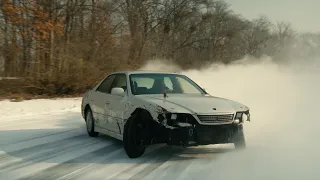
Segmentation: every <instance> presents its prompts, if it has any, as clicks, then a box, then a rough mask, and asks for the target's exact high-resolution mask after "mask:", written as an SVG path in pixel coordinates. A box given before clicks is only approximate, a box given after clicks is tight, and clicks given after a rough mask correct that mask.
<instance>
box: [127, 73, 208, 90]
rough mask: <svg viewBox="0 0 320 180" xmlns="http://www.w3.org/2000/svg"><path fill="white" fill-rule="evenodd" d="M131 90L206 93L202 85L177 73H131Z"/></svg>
mask: <svg viewBox="0 0 320 180" xmlns="http://www.w3.org/2000/svg"><path fill="white" fill-rule="evenodd" d="M129 77H130V83H131V92H132V93H133V94H134V95H141V94H162V93H164V92H166V93H168V94H170V93H174V94H204V93H205V92H203V91H202V89H201V88H200V87H198V86H197V84H195V83H194V82H193V81H192V80H190V79H188V78H187V77H186V76H183V75H177V74H157V73H154V74H153V73H146V74H131V75H130V76H129Z"/></svg>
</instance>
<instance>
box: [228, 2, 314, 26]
mask: <svg viewBox="0 0 320 180" xmlns="http://www.w3.org/2000/svg"><path fill="white" fill-rule="evenodd" d="M225 1H226V2H228V3H229V4H230V8H231V9H233V10H234V11H235V12H236V13H240V14H242V15H243V16H244V17H247V18H250V19H252V18H255V17H258V16H259V15H266V16H267V17H268V18H269V19H270V20H271V21H272V22H275V21H281V20H285V21H289V22H291V24H292V26H293V27H294V28H295V29H297V30H299V31H303V32H306V31H311V32H320V0H225Z"/></svg>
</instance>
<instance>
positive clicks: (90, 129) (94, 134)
mask: <svg viewBox="0 0 320 180" xmlns="http://www.w3.org/2000/svg"><path fill="white" fill-rule="evenodd" d="M86 127H87V132H88V134H89V136H91V137H97V136H98V135H99V133H98V132H95V131H94V119H93V116H92V112H91V110H90V109H89V110H88V112H87V115H86Z"/></svg>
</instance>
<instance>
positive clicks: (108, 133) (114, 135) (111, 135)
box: [95, 127, 123, 141]
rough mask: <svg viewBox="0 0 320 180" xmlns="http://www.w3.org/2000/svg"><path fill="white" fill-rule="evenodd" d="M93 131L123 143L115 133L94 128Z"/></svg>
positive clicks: (120, 136)
mask: <svg viewBox="0 0 320 180" xmlns="http://www.w3.org/2000/svg"><path fill="white" fill-rule="evenodd" d="M95 131H96V132H99V133H101V134H105V135H108V136H110V137H113V138H116V139H118V140H120V141H123V136H122V135H121V134H117V133H114V132H112V131H109V130H106V129H102V128H99V127H95Z"/></svg>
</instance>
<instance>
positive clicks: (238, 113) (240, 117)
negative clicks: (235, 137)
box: [235, 112, 244, 120]
mask: <svg viewBox="0 0 320 180" xmlns="http://www.w3.org/2000/svg"><path fill="white" fill-rule="evenodd" d="M243 114H244V113H243V112H237V114H236V117H235V119H239V120H241V119H242V115H243Z"/></svg>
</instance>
